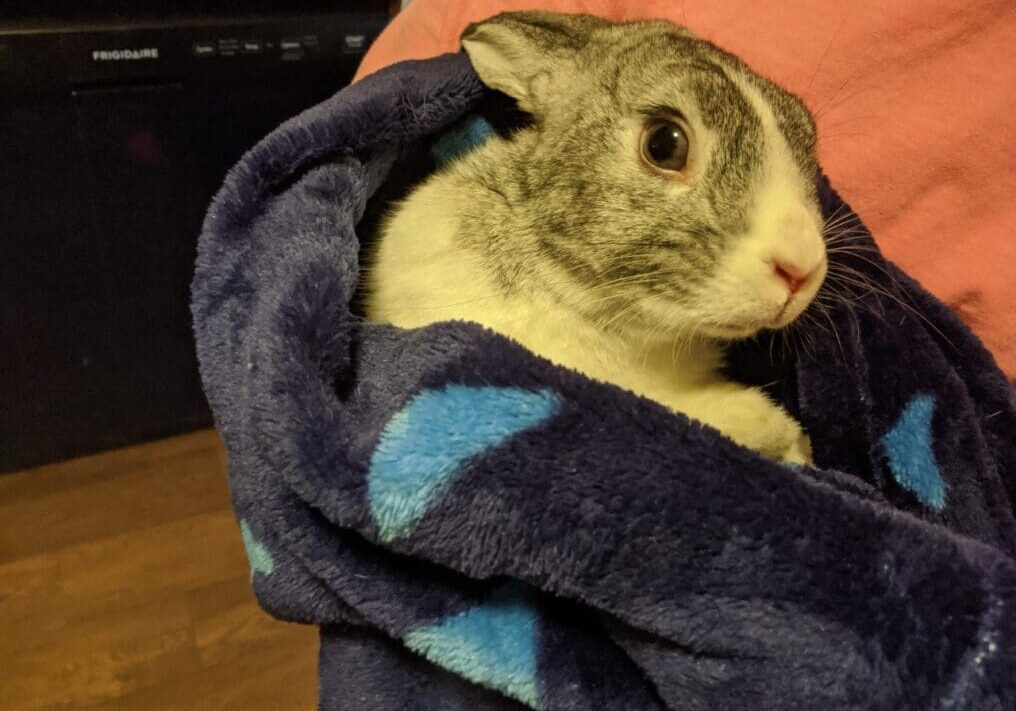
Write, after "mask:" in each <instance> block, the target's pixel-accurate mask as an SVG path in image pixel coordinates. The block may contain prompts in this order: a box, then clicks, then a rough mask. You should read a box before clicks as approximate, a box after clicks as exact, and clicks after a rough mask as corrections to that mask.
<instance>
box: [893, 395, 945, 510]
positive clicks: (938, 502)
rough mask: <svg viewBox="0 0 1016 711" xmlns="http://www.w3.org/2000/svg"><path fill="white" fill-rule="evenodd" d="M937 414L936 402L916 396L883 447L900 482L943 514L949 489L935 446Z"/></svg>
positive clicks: (904, 410) (905, 409)
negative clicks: (933, 427) (934, 436)
mask: <svg viewBox="0 0 1016 711" xmlns="http://www.w3.org/2000/svg"><path fill="white" fill-rule="evenodd" d="M934 414H935V398H934V397H932V396H931V395H927V394H920V395H916V396H915V397H914V398H913V399H911V400H910V402H908V403H907V406H906V407H905V408H904V409H903V412H902V413H901V414H900V416H899V419H898V420H896V423H895V424H894V425H893V426H892V428H891V429H890V430H889V431H888V432H886V433H885V435H884V436H883V437H882V447H883V448H884V449H885V453H886V456H887V457H888V459H889V470H890V471H891V472H892V474H893V477H894V478H895V479H896V481H897V482H899V484H900V485H901V486H903V487H904V488H906V489H908V490H909V491H911V492H912V493H913V494H914V495H915V496H916V497H917V498H918V499H919V500H920V501H921V502H922V503H924V504H925V505H926V506H929V507H931V508H932V509H935V510H936V511H941V510H942V509H943V508H945V502H946V486H945V482H944V481H943V480H942V473H941V472H940V471H939V468H938V463H937V462H936V461H935V451H934V448H933V444H932V432H931V423H932V418H933V416H934Z"/></svg>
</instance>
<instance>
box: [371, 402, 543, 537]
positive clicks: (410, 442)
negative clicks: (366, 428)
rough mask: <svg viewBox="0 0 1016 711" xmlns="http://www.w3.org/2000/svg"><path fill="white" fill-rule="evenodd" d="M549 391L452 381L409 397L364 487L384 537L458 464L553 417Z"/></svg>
mask: <svg viewBox="0 0 1016 711" xmlns="http://www.w3.org/2000/svg"><path fill="white" fill-rule="evenodd" d="M559 405H560V397H559V396H558V395H556V394H555V393H553V392H551V391H549V390H539V391H532V390H524V389H522V388H499V387H468V386H464V385H449V386H446V387H444V388H442V389H440V390H427V391H424V392H422V393H420V394H419V395H417V396H416V397H414V398H413V399H412V400H411V401H410V402H409V403H408V404H407V405H406V406H405V407H404V408H403V409H402V410H400V411H399V412H398V413H397V414H396V415H395V416H394V417H392V419H391V420H390V421H389V422H388V425H387V426H386V427H385V430H384V432H382V434H381V439H380V441H379V443H378V445H377V448H376V449H375V450H374V454H373V455H372V457H371V461H370V469H369V471H368V473H367V493H368V496H369V499H370V509H371V514H372V515H373V517H374V521H375V522H376V523H377V525H378V530H379V533H380V537H381V540H382V541H384V542H386V543H387V542H390V541H392V540H394V539H396V538H398V537H400V536H402V535H404V534H406V533H407V532H408V531H409V530H410V529H411V528H412V526H413V525H414V524H415V523H416V522H417V521H418V520H419V519H420V518H421V517H422V516H423V515H424V514H425V513H426V512H427V509H428V508H429V507H430V506H431V504H432V503H433V502H434V500H435V499H436V498H437V497H438V496H439V495H440V494H441V493H443V491H444V489H445V487H446V485H447V484H448V483H449V482H450V480H451V479H452V478H453V476H454V475H455V474H456V473H457V472H458V471H459V469H460V468H461V467H462V464H463V463H464V462H465V461H466V460H468V459H470V458H471V457H474V456H476V455H478V454H480V453H482V452H484V451H487V450H489V449H491V448H493V447H496V446H498V445H500V444H502V443H503V442H505V441H506V440H508V439H509V438H510V437H512V436H514V435H516V434H518V433H520V432H523V431H524V430H528V429H531V428H533V427H536V426H538V425H540V424H542V423H543V422H545V421H547V420H548V419H549V418H550V417H552V416H553V415H554V413H555V412H556V411H557V409H558V407H559Z"/></svg>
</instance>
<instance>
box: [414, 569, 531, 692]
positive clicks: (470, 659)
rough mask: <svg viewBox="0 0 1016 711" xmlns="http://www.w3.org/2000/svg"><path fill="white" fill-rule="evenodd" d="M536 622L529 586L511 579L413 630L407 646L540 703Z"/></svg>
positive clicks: (467, 675)
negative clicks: (478, 600)
mask: <svg viewBox="0 0 1016 711" xmlns="http://www.w3.org/2000/svg"><path fill="white" fill-rule="evenodd" d="M538 628H539V619H538V616H537V613H536V610H535V609H534V608H533V606H532V604H531V602H530V599H529V595H528V593H527V590H526V589H525V588H523V587H521V586H515V585H510V586H505V587H503V588H501V589H499V590H498V591H497V592H495V593H494V594H493V595H492V596H491V597H490V598H489V599H488V600H486V601H485V602H483V603H482V604H480V605H478V606H476V607H474V608H471V609H469V610H466V611H465V612H463V613H461V614H459V615H456V616H454V617H451V618H448V619H446V620H443V621H441V622H439V623H438V624H436V625H432V626H428V627H424V628H422V629H418V630H414V631H413V632H411V633H410V634H409V635H407V637H406V646H408V647H409V648H410V649H412V650H413V651H415V652H417V653H418V654H421V655H423V656H424V657H426V658H427V659H429V660H431V661H432V662H434V663H435V664H438V665H440V666H442V667H444V668H445V669H448V670H449V671H452V672H455V673H456V674H458V675H459V676H461V677H463V678H465V679H468V680H469V681H472V682H474V683H476V684H480V685H482V686H486V687H487V688H490V689H496V690H497V691H500V692H502V693H504V694H505V695H507V696H510V697H512V698H514V699H517V700H519V701H521V702H522V703H524V704H526V705H527V706H529V707H530V708H534V709H539V708H540V707H541V704H540V692H539V686H538V684H537V676H536V675H537V645H538Z"/></svg>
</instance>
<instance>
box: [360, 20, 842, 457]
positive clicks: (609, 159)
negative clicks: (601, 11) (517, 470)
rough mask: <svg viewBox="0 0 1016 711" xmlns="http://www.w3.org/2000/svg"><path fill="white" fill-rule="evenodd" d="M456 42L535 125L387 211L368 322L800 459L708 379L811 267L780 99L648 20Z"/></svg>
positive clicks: (773, 412) (756, 409)
mask: <svg viewBox="0 0 1016 711" xmlns="http://www.w3.org/2000/svg"><path fill="white" fill-rule="evenodd" d="M462 45H463V48H464V49H465V51H466V53H467V54H468V56H469V58H470V60H471V62H472V64H473V66H474V67H475V69H476V71H477V73H478V75H479V77H480V79H481V80H482V81H483V83H484V84H486V85H487V86H489V87H491V88H493V89H496V90H499V91H501V92H504V93H505V94H508V95H509V96H511V97H513V98H514V99H515V100H516V101H517V103H518V105H519V107H520V108H521V109H522V110H524V111H525V112H527V113H528V114H530V115H531V116H532V119H533V120H532V123H531V125H529V126H528V127H526V128H523V129H521V130H519V131H517V132H515V133H513V134H512V135H511V136H509V137H507V138H505V137H498V136H494V137H492V138H490V139H489V140H488V141H486V142H485V143H484V144H482V145H481V146H480V147H478V148H476V149H475V150H473V151H472V152H471V153H469V154H467V155H466V156H464V157H462V158H461V159H459V160H457V161H454V162H452V163H451V164H450V165H448V166H447V167H445V168H444V169H442V170H440V171H438V172H436V173H435V174H433V175H432V176H430V177H429V178H428V179H426V180H425V181H424V182H423V183H422V184H420V185H419V186H418V187H417V188H415V189H414V190H413V191H412V192H411V193H410V195H409V196H408V197H407V198H406V199H405V200H404V201H402V202H400V203H398V204H397V205H396V206H395V207H394V209H393V210H392V212H391V213H390V214H389V215H388V216H387V218H386V220H385V222H384V224H383V226H382V228H381V233H380V235H379V241H378V243H377V247H376V251H375V254H374V263H373V267H372V269H371V270H370V271H369V276H368V278H367V283H366V293H367V300H366V315H367V317H368V319H370V320H372V321H376V322H383V323H392V324H395V325H397V326H401V327H405V328H412V327H418V326H423V325H425V324H429V323H433V322H437V321H445V320H455V319H458V320H466V321H473V322H478V323H480V324H483V325H484V326H487V327H488V328H490V329H492V330H494V331H497V332H499V333H501V334H503V335H505V336H508V337H510V338H512V339H514V340H515V341H517V342H519V343H521V344H522V345H523V346H525V347H526V348H528V349H529V350H530V351H533V352H534V353H537V354H539V355H541V356H543V357H545V358H547V359H549V360H551V361H553V362H555V363H558V364H560V365H562V366H566V367H569V368H572V369H575V370H578V371H580V372H582V373H584V374H586V375H588V376H589V377H591V378H594V379H597V380H601V381H606V382H609V383H614V384H616V385H619V386H621V387H623V388H626V389H628V390H631V391H633V392H635V393H638V394H640V395H643V396H645V397H647V398H650V399H652V400H655V401H657V402H659V403H662V404H663V405H665V406H667V407H669V408H670V409H672V410H674V411H677V412H682V413H685V414H687V415H688V416H690V417H692V418H695V419H698V420H700V421H702V422H705V423H708V424H709V425H712V426H714V427H716V428H717V429H719V430H720V431H722V432H723V433H725V434H726V435H727V436H728V437H730V438H731V439H733V440H734V441H736V442H739V443H741V444H743V445H745V446H747V447H750V448H752V449H754V450H756V451H758V452H760V453H762V454H764V455H766V456H768V457H771V458H773V459H777V460H782V461H788V462H806V461H809V459H810V445H809V441H808V438H807V436H806V435H805V434H804V432H803V431H802V428H801V427H800V425H799V424H798V423H797V422H796V421H795V420H794V419H793V418H792V417H791V416H790V415H789V414H788V413H787V412H786V411H785V410H783V409H782V408H781V407H779V406H778V405H776V404H775V403H773V402H772V401H771V400H769V399H768V398H767V397H766V395H765V394H764V393H763V392H762V391H761V390H759V389H757V388H753V387H747V386H744V385H741V384H738V383H734V382H730V381H729V380H726V379H724V378H723V376H722V375H721V367H722V364H723V357H724V345H725V343H726V342H728V341H730V340H732V339H738V338H744V337H750V336H752V335H754V334H756V333H758V332H759V331H761V330H763V329H779V328H782V327H784V326H786V325H787V324H789V323H790V322H791V321H793V320H794V319H795V318H797V317H798V316H799V315H800V314H801V312H802V311H803V310H804V309H805V308H806V307H807V306H808V305H809V303H810V302H811V301H812V299H813V298H814V297H815V295H816V292H817V291H818V289H819V286H820V285H821V283H822V281H823V279H824V278H825V275H826V271H827V260H826V250H825V245H824V242H823V239H822V234H821V230H822V216H821V213H820V209H819V204H818V199H817V195H816V176H817V164H816V159H815V124H814V120H813V119H812V117H811V115H810V114H809V112H808V110H807V109H806V108H805V107H804V105H803V104H802V103H801V102H800V101H799V100H798V99H796V98H795V97H794V96H792V95H790V94H788V93H787V92H785V91H783V90H782V89H780V88H779V87H778V86H776V85H775V84H773V83H772V82H770V81H768V80H766V79H764V78H762V77H760V76H758V75H756V74H755V73H753V72H752V71H751V70H750V69H749V68H748V67H747V66H746V65H745V64H744V63H743V62H742V61H741V60H739V59H738V58H736V57H734V56H732V55H730V54H728V53H726V52H723V51H722V50H720V49H718V48H717V47H715V46H714V45H712V44H710V43H708V42H706V41H703V40H701V39H698V38H696V37H695V36H694V35H693V34H691V33H690V32H689V31H688V30H686V29H683V28H681V27H678V26H676V25H674V24H671V23H669V22H664V21H644V22H631V23H624V24H614V23H611V22H608V21H605V20H601V19H598V18H594V17H590V16H585V15H561V14H551V13H542V12H521V13H505V14H502V15H498V16H496V17H493V18H491V19H489V20H486V21H483V22H480V23H477V24H474V25H472V26H470V27H469V28H468V29H467V30H466V31H465V32H464V34H463V35H462Z"/></svg>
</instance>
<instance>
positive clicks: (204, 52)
mask: <svg viewBox="0 0 1016 711" xmlns="http://www.w3.org/2000/svg"><path fill="white" fill-rule="evenodd" d="M192 51H193V52H194V56H195V57H214V56H215V43H214V42H195V43H194V46H193V48H192Z"/></svg>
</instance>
